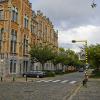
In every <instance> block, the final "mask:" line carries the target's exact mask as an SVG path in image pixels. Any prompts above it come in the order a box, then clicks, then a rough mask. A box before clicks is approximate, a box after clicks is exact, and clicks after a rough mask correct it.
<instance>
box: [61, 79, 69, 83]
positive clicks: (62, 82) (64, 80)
mask: <svg viewBox="0 0 100 100" xmlns="http://www.w3.org/2000/svg"><path fill="white" fill-rule="evenodd" d="M68 81H69V80H64V81H62V82H60V83H66V82H68Z"/></svg>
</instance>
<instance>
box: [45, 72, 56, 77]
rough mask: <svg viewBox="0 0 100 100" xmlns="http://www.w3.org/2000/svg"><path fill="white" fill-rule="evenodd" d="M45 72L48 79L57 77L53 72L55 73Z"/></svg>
mask: <svg viewBox="0 0 100 100" xmlns="http://www.w3.org/2000/svg"><path fill="white" fill-rule="evenodd" d="M45 72H46V75H47V77H54V76H55V72H53V71H45Z"/></svg>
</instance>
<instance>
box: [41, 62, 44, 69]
mask: <svg viewBox="0 0 100 100" xmlns="http://www.w3.org/2000/svg"><path fill="white" fill-rule="evenodd" d="M41 64H42V71H44V64H45V63H41Z"/></svg>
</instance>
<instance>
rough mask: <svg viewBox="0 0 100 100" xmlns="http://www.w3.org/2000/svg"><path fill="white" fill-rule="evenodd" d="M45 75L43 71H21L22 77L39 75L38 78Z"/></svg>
mask: <svg viewBox="0 0 100 100" xmlns="http://www.w3.org/2000/svg"><path fill="white" fill-rule="evenodd" d="M45 76H46V73H45V72H43V71H30V72H25V73H23V77H37V78H38V77H39V78H42V77H45Z"/></svg>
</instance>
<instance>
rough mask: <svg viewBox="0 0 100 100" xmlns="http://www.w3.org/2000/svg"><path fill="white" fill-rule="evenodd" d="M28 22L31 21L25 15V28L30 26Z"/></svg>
mask: <svg viewBox="0 0 100 100" xmlns="http://www.w3.org/2000/svg"><path fill="white" fill-rule="evenodd" d="M28 22H29V20H28V16H26V15H25V17H24V27H25V28H28Z"/></svg>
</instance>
